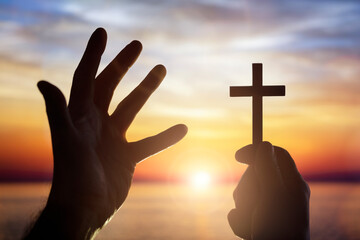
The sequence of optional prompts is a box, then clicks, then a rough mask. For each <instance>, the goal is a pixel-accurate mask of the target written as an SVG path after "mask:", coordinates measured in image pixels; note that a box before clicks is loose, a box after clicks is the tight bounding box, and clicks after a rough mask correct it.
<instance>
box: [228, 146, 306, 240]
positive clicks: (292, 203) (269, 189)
mask: <svg viewBox="0 0 360 240" xmlns="http://www.w3.org/2000/svg"><path fill="white" fill-rule="evenodd" d="M236 159H237V160H238V161H240V162H243V163H246V164H249V167H248V168H247V170H246V171H245V173H244V175H243V176H242V178H241V180H240V182H239V184H238V186H237V187H236V189H235V191H234V200H235V209H232V210H231V211H230V212H229V215H228V220H229V223H230V226H231V228H232V230H233V231H234V233H235V234H236V235H237V236H239V237H241V238H244V239H253V240H264V239H293V240H297V239H298V240H308V239H310V232H309V199H310V189H309V187H308V185H307V184H306V182H305V181H304V179H303V178H302V177H301V175H300V173H299V172H298V170H297V168H296V165H295V162H294V161H293V159H292V158H291V156H290V154H289V153H288V152H287V151H286V150H284V149H282V148H280V147H274V146H272V145H271V144H270V143H269V142H263V143H261V144H259V146H258V147H257V149H255V148H254V147H253V146H252V145H248V146H246V147H244V148H242V149H240V150H239V151H238V152H237V153H236Z"/></svg>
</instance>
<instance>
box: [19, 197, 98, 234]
mask: <svg viewBox="0 0 360 240" xmlns="http://www.w3.org/2000/svg"><path fill="white" fill-rule="evenodd" d="M95 223H96V218H95V216H94V215H93V214H92V212H91V211H88V210H87V209H84V208H81V207H80V208H75V207H72V206H60V205H55V204H52V203H48V204H47V205H46V207H45V208H44V210H43V211H42V213H41V215H40V216H39V218H38V219H37V221H36V222H35V224H34V226H33V227H32V229H31V230H30V232H29V233H28V234H27V235H26V236H25V237H24V239H25V240H29V239H70V240H71V239H74V240H75V239H76V240H79V239H81V240H82V239H86V240H87V239H92V238H93V237H94V236H95V233H96V230H97V229H96V228H95V227H94V226H96V224H95Z"/></svg>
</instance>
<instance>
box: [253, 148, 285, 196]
mask: <svg viewBox="0 0 360 240" xmlns="http://www.w3.org/2000/svg"><path fill="white" fill-rule="evenodd" d="M254 168H255V172H256V176H257V178H258V180H259V184H260V187H261V189H262V190H264V191H265V192H270V193H273V192H274V193H276V192H277V190H280V189H282V188H283V187H284V184H283V182H282V176H281V173H280V169H279V166H278V163H277V159H276V156H275V151H274V147H273V146H272V145H271V143H269V142H262V143H260V144H259V146H258V147H257V150H256V154H255V161H254Z"/></svg>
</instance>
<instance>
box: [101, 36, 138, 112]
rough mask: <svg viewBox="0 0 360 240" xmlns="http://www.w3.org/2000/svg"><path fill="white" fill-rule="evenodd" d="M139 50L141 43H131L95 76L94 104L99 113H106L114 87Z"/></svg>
mask: <svg viewBox="0 0 360 240" xmlns="http://www.w3.org/2000/svg"><path fill="white" fill-rule="evenodd" d="M141 50H142V45H141V43H140V42H139V41H132V42H131V43H130V44H128V45H127V46H126V47H125V48H124V49H123V50H122V51H121V52H120V53H119V54H118V55H117V56H116V57H115V58H114V59H113V60H112V61H111V63H110V64H109V65H108V66H107V67H106V68H105V69H104V70H103V71H102V72H101V73H100V74H99V75H98V76H97V78H96V80H95V90H94V91H95V92H94V102H95V104H96V106H97V107H98V108H99V109H100V110H101V111H103V112H106V113H107V111H108V108H109V104H110V101H111V98H112V96H113V93H114V90H115V88H116V86H117V85H118V83H119V82H120V80H121V79H122V78H123V76H124V75H125V74H126V72H127V71H128V69H129V68H130V67H131V66H132V65H133V64H134V62H135V61H136V59H137V58H138V56H139V55H140V52H141Z"/></svg>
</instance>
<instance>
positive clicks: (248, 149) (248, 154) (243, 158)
mask: <svg viewBox="0 0 360 240" xmlns="http://www.w3.org/2000/svg"><path fill="white" fill-rule="evenodd" d="M235 158H236V160H237V161H238V162H241V163H245V164H251V163H252V162H254V158H255V151H254V146H253V145H252V144H250V145H247V146H245V147H243V148H241V149H239V150H238V151H237V152H236V153H235Z"/></svg>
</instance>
